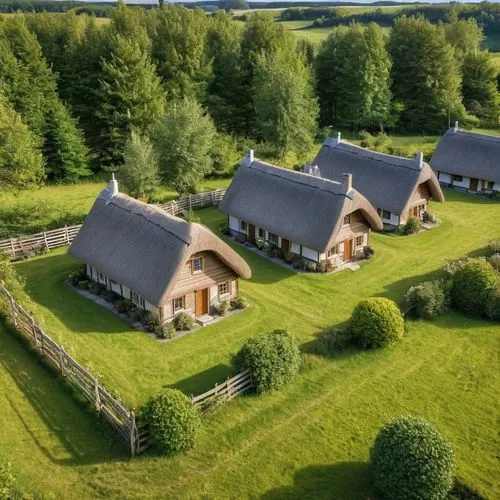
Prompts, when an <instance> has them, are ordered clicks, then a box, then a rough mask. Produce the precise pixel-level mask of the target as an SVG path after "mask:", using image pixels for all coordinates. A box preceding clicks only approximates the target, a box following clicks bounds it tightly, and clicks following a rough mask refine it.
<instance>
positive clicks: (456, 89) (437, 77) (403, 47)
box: [389, 16, 468, 133]
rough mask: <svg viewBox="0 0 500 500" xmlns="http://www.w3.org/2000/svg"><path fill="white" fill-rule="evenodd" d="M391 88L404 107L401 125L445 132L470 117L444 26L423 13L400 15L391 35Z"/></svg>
mask: <svg viewBox="0 0 500 500" xmlns="http://www.w3.org/2000/svg"><path fill="white" fill-rule="evenodd" d="M389 47H390V53H391V55H392V59H393V67H392V80H393V84H392V90H393V93H394V97H395V99H396V100H397V101H399V102H400V103H402V105H403V108H404V109H403V111H402V114H401V117H400V121H399V125H400V126H401V127H403V128H405V129H406V130H408V131H410V130H411V131H414V132H419V133H435V132H438V133H439V132H442V131H443V129H445V128H446V127H447V125H449V124H450V123H452V122H453V121H455V120H459V121H460V122H462V123H463V122H464V121H467V119H468V117H467V115H466V112H465V108H464V106H463V104H462V96H461V94H460V86H461V75H460V69H459V67H458V65H457V64H456V62H455V59H454V56H453V47H452V46H451V45H450V44H449V43H448V42H447V41H446V38H445V35H444V30H443V28H442V27H439V26H433V25H432V24H430V23H429V22H428V21H426V20H425V19H423V18H420V17H409V18H408V17H406V16H402V17H400V18H398V19H397V20H396V22H395V24H394V28H393V29H392V32H391V37H390V43H389Z"/></svg>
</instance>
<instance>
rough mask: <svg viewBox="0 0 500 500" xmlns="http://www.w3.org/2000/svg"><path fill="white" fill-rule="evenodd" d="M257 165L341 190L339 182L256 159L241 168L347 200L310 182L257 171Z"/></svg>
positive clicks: (338, 193)
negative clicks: (251, 169)
mask: <svg viewBox="0 0 500 500" xmlns="http://www.w3.org/2000/svg"><path fill="white" fill-rule="evenodd" d="M256 164H257V165H256ZM259 164H260V165H262V166H266V167H270V168H272V169H276V170H277V171H281V172H283V173H285V172H286V173H287V174H291V175H292V176H293V175H297V177H301V178H302V179H304V180H313V179H314V181H315V182H318V181H319V182H323V183H324V184H326V185H327V186H328V185H330V186H338V187H339V188H341V189H342V183H341V182H338V181H333V180H331V179H327V178H326V177H315V176H312V175H310V174H306V173H305V172H299V171H297V170H290V169H288V168H283V167H278V166H277V165H273V164H272V163H267V162H265V161H262V160H259V159H256V160H255V161H254V162H253V163H252V164H251V165H248V166H247V167H242V168H253V169H254V170H258V171H259V172H262V173H264V174H266V175H271V176H274V177H280V178H281V179H285V180H287V181H289V182H293V183H295V184H301V185H303V186H308V187H310V188H313V189H319V190H320V191H325V192H327V193H330V194H333V195H336V196H345V197H346V198H349V196H347V194H348V193H343V192H334V191H332V190H331V189H326V188H322V187H321V186H314V185H313V184H312V183H310V182H301V181H300V180H298V179H297V180H295V179H290V178H289V177H286V176H284V175H280V173H278V172H277V173H271V172H266V171H264V170H259V169H258V168H256V166H258V165H259Z"/></svg>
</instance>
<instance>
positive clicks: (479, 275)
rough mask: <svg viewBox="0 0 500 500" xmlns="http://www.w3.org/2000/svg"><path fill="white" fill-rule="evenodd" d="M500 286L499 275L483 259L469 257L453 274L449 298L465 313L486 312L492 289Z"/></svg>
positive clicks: (476, 313) (475, 314)
mask: <svg viewBox="0 0 500 500" xmlns="http://www.w3.org/2000/svg"><path fill="white" fill-rule="evenodd" d="M499 286H500V276H499V274H498V272H497V271H495V269H493V267H492V265H491V264H490V263H489V262H487V261H486V260H484V259H470V260H468V261H467V262H465V263H464V264H462V265H461V266H460V267H459V269H457V271H456V272H455V275H454V276H453V287H452V290H451V299H452V304H453V306H454V307H456V308H457V309H459V310H460V311H462V312H463V313H465V314H469V315H472V316H480V315H483V314H487V310H488V307H489V304H490V302H491V297H492V293H493V290H495V289H496V288H497V287H499Z"/></svg>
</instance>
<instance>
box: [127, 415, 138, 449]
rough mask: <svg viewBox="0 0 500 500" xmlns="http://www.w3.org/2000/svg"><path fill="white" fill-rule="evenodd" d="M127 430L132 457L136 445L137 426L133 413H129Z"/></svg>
mask: <svg viewBox="0 0 500 500" xmlns="http://www.w3.org/2000/svg"><path fill="white" fill-rule="evenodd" d="M128 428H129V437H130V453H131V454H132V456H134V455H135V451H136V443H137V425H136V423H135V413H134V412H133V411H130V414H129V423H128Z"/></svg>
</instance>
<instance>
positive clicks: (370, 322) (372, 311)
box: [350, 297, 405, 349]
mask: <svg viewBox="0 0 500 500" xmlns="http://www.w3.org/2000/svg"><path fill="white" fill-rule="evenodd" d="M404 323H405V322H404V318H403V315H402V314H401V311H400V310H399V307H398V305H397V304H396V303H395V302H394V301H393V300H390V299H386V298H384V297H371V298H369V299H365V300H362V301H361V302H359V303H358V305H357V306H356V307H355V308H354V311H353V313H352V317H351V325H350V331H351V333H352V335H353V337H354V339H355V340H356V341H357V342H358V343H359V344H360V345H361V346H362V347H364V348H370V349H372V348H376V347H386V346H388V345H390V344H392V343H394V342H396V341H397V340H398V339H400V338H401V337H402V336H403V334H404V329H405V324H404Z"/></svg>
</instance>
